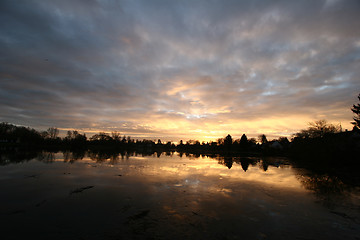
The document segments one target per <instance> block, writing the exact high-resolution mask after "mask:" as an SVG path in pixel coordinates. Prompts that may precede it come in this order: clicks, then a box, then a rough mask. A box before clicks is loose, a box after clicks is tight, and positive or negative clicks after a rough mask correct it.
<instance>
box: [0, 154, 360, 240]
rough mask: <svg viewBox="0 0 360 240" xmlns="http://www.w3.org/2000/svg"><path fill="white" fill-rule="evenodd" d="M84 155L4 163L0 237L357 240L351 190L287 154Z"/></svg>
mask: <svg viewBox="0 0 360 240" xmlns="http://www.w3.org/2000/svg"><path fill="white" fill-rule="evenodd" d="M82 157H83V158H81V159H79V158H78V157H76V156H74V155H73V154H71V153H64V154H63V153H57V154H50V153H43V154H40V155H39V156H38V157H36V158H34V159H31V160H28V161H19V162H18V163H10V162H6V161H3V162H2V163H3V165H2V166H0V218H1V220H0V224H1V226H0V227H1V232H0V234H1V235H0V238H1V239H342V240H343V239H360V218H359V217H360V214H359V213H360V205H359V204H360V194H359V189H356V188H354V187H350V186H347V185H345V184H343V183H342V182H340V181H339V180H338V179H336V178H331V177H328V176H319V175H313V174H311V173H310V172H308V171H305V170H303V169H299V168H294V167H292V166H291V165H290V164H288V163H287V161H286V159H280V158H269V159H264V158H239V157H238V158H230V157H227V158H224V157H217V158H209V157H198V158H195V157H194V156H191V155H190V156H185V155H183V156H182V157H180V156H179V154H177V153H175V154H172V155H170V156H169V155H161V156H160V157H158V156H156V155H153V156H141V155H138V156H123V157H121V155H120V156H116V155H115V156H111V157H109V158H107V157H106V156H99V155H94V154H92V155H90V156H89V155H85V156H82ZM3 160H4V159H3ZM4 163H7V164H4Z"/></svg>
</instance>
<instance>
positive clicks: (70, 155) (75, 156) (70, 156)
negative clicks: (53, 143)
mask: <svg viewBox="0 0 360 240" xmlns="http://www.w3.org/2000/svg"><path fill="white" fill-rule="evenodd" d="M85 153H86V152H85V151H76V152H70V151H65V152H63V157H64V162H68V163H74V162H75V161H77V160H82V159H83V158H84V157H85Z"/></svg>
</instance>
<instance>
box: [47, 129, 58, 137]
mask: <svg viewBox="0 0 360 240" xmlns="http://www.w3.org/2000/svg"><path fill="white" fill-rule="evenodd" d="M47 132H48V137H49V138H51V139H56V138H57V136H58V135H59V129H57V128H56V127H50V128H48V130H47Z"/></svg>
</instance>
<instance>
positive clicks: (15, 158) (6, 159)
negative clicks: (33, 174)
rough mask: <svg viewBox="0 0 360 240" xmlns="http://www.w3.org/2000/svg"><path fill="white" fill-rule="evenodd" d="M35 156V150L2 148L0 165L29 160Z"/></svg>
mask: <svg viewBox="0 0 360 240" xmlns="http://www.w3.org/2000/svg"><path fill="white" fill-rule="evenodd" d="M37 156H38V153H37V152H36V151H26V150H21V149H17V148H13V149H2V150H1V151H0V165H7V164H10V163H21V162H25V161H30V160H32V159H35V158H36V157H37Z"/></svg>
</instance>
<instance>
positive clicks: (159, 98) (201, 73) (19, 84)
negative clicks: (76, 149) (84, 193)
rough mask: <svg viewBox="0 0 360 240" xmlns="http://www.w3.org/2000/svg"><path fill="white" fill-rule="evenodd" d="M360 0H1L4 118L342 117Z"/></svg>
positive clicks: (170, 132) (234, 123)
mask: <svg viewBox="0 0 360 240" xmlns="http://www.w3.org/2000/svg"><path fill="white" fill-rule="evenodd" d="M359 12H360V3H359V1H351V0H349V1H341V0H331V1H330V0H328V1H320V0H319V1H287V0H286V1H285V0H284V1H281V0H279V1H235V0H234V1H232V0H227V1H220V0H219V1H217V0H214V1H205V0H204V1H200V0H199V1H190V0H189V1H165V0H151V1H145V0H143V1H130V0H129V1H106V0H98V1H95V0H93V1H63V0H61V1H60V0H59V1H6V0H5V1H1V2H0V46H1V47H0V63H1V64H0V112H1V114H0V121H7V122H11V123H15V124H22V125H28V126H31V127H35V128H47V127H49V126H56V127H58V128H61V129H70V128H76V129H79V130H83V131H100V130H103V131H113V130H117V131H120V132H122V133H123V134H126V135H131V136H138V137H165V138H168V139H171V138H173V140H178V139H175V136H179V138H185V139H186V138H190V137H192V138H198V139H204V140H206V139H209V140H210V139H215V138H217V137H222V136H224V134H227V133H231V134H233V135H234V136H235V137H238V136H240V135H241V134H242V133H244V132H245V133H247V134H249V135H250V136H251V135H252V136H256V135H258V134H260V133H265V134H268V135H270V136H279V135H289V134H291V133H294V132H295V131H297V130H299V129H300V128H304V127H306V124H307V122H308V121H312V120H316V119H320V118H322V119H327V120H329V121H331V122H334V123H339V122H341V123H342V124H343V126H344V127H346V128H350V127H351V125H350V123H349V122H350V121H351V119H352V113H351V111H350V108H351V106H352V104H354V103H356V101H357V98H356V96H357V95H358V94H359V92H360V81H359V76H360V15H359V14H358V13H359Z"/></svg>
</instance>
